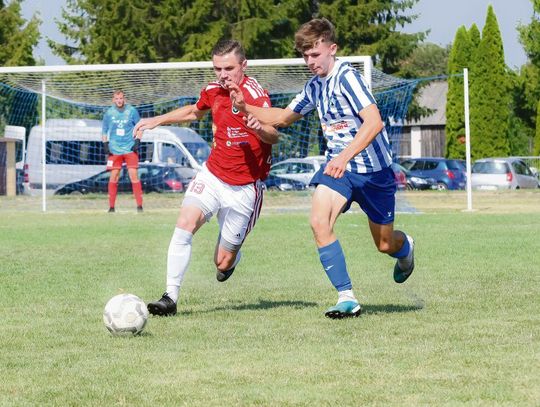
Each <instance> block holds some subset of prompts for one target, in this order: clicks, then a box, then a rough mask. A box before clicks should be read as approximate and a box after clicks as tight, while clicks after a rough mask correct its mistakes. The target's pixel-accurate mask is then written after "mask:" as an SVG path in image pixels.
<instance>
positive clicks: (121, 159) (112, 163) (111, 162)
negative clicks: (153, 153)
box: [107, 152, 139, 171]
mask: <svg viewBox="0 0 540 407" xmlns="http://www.w3.org/2000/svg"><path fill="white" fill-rule="evenodd" d="M122 163H126V167H127V168H139V156H138V155H137V153H135V152H131V153H127V154H119V155H116V154H109V158H108V159H107V171H110V170H120V169H121V168H122Z"/></svg>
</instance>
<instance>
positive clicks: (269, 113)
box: [227, 82, 303, 127]
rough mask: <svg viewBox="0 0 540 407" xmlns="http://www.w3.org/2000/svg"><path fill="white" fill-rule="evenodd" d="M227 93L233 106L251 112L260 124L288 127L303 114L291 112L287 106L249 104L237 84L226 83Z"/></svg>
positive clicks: (247, 112)
mask: <svg viewBox="0 0 540 407" xmlns="http://www.w3.org/2000/svg"><path fill="white" fill-rule="evenodd" d="M227 87H228V88H229V94H230V96H231V100H232V102H233V104H234V106H235V107H236V108H237V109H238V110H240V111H241V112H244V113H246V114H252V115H253V116H255V117H256V118H257V119H258V120H259V121H260V122H261V123H262V124H266V125H269V126H272V127H289V126H290V125H291V124H293V123H294V122H295V121H297V120H300V119H301V118H302V117H303V116H302V115H301V114H298V113H295V112H293V111H292V110H291V109H289V108H288V107H287V108H285V109H281V108H279V107H257V106H253V105H249V104H247V103H246V101H245V99H244V94H243V93H242V91H241V90H240V88H239V87H238V85H237V84H235V83H232V82H230V83H227Z"/></svg>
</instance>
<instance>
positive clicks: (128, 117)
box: [101, 90, 143, 212]
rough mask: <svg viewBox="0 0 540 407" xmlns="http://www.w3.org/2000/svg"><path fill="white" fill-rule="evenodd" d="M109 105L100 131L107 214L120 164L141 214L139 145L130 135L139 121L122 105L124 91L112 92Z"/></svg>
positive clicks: (135, 115)
mask: <svg viewBox="0 0 540 407" xmlns="http://www.w3.org/2000/svg"><path fill="white" fill-rule="evenodd" d="M112 100H113V105H112V106H111V107H110V108H109V109H107V111H106V112H105V115H104V116H103V128H102V131H101V134H102V136H101V137H102V140H103V146H104V150H105V154H107V171H110V172H111V175H110V178H109V186H108V189H109V212H114V211H115V209H114V205H115V202H116V194H117V192H118V178H119V177H120V171H121V170H122V164H123V163H126V167H127V170H128V174H129V179H130V180H131V187H132V189H133V196H134V197H135V201H136V202H137V212H142V211H143V207H142V204H143V200H142V187H141V181H139V177H138V175H137V168H139V155H138V154H137V150H138V149H139V145H140V142H141V139H140V138H137V137H135V136H134V133H133V128H134V126H135V124H137V122H138V121H139V120H140V117H139V113H138V112H137V109H135V108H134V107H133V106H131V105H127V104H126V100H125V98H124V92H123V91H121V90H116V91H114V94H113V99H112Z"/></svg>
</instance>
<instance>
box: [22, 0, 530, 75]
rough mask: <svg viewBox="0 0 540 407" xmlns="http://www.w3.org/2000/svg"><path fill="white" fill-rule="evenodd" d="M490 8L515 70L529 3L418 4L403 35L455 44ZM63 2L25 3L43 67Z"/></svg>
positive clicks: (444, 0) (57, 61)
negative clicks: (36, 19)
mask: <svg viewBox="0 0 540 407" xmlns="http://www.w3.org/2000/svg"><path fill="white" fill-rule="evenodd" d="M489 4H491V5H493V9H494V10H495V15H496V16H497V20H498V22H499V28H500V30H501V35H502V38H503V46H504V53H505V58H506V63H507V65H508V66H510V68H518V67H520V66H521V65H523V64H524V63H525V62H526V56H525V52H524V51H523V47H522V45H521V44H520V43H519V41H518V33H517V30H516V27H517V25H518V24H520V23H521V24H529V23H530V21H531V18H532V15H533V8H532V2H531V0H420V1H419V2H418V3H417V4H416V5H415V6H414V7H413V8H412V9H411V10H410V12H411V14H418V15H419V16H418V18H417V19H416V20H415V21H414V22H413V23H412V24H408V25H407V26H405V27H404V28H403V29H402V31H404V32H419V31H427V30H430V33H429V35H428V37H427V39H426V40H427V41H428V42H433V43H435V44H438V45H441V46H446V45H448V44H450V43H451V42H452V41H453V40H454V36H455V33H456V31H457V29H458V28H459V27H460V26H461V25H465V27H467V28H470V26H471V25H472V24H473V23H476V25H477V26H478V28H479V29H480V30H482V28H483V27H484V22H485V20H486V13H487V8H488V5H489ZM65 5H66V0H24V1H23V4H22V9H23V17H24V18H26V19H29V18H31V17H32V15H33V14H34V13H36V12H39V14H40V18H41V20H42V21H43V22H42V25H41V28H40V30H41V35H42V37H43V38H42V39H41V41H40V43H39V45H38V47H37V49H36V50H35V52H34V54H35V56H36V57H40V58H43V59H44V61H45V64H46V65H63V64H64V61H63V60H62V59H61V58H59V57H57V56H55V55H53V54H52V52H51V50H50V49H49V47H48V45H47V43H46V39H45V38H47V37H48V38H50V39H52V40H55V41H60V42H63V41H65V39H64V37H63V36H62V34H61V33H60V32H59V30H58V28H57V27H56V24H55V22H54V19H60V18H61V9H62V7H65Z"/></svg>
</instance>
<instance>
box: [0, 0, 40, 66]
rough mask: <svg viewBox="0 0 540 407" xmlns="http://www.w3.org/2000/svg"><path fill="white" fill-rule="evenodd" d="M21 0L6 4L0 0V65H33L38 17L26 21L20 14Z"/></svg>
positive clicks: (37, 35)
mask: <svg viewBox="0 0 540 407" xmlns="http://www.w3.org/2000/svg"><path fill="white" fill-rule="evenodd" d="M21 3H22V0H13V1H11V2H10V3H9V4H8V5H7V6H6V5H5V3H4V1H3V0H0V65H2V66H19V65H35V63H36V61H35V59H34V56H33V51H34V48H35V46H36V45H37V43H38V41H39V38H40V36H39V31H38V27H39V23H40V21H39V19H38V18H37V17H35V16H34V17H33V18H32V19H31V20H30V21H28V22H27V21H26V20H25V19H24V18H22V16H21Z"/></svg>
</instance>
